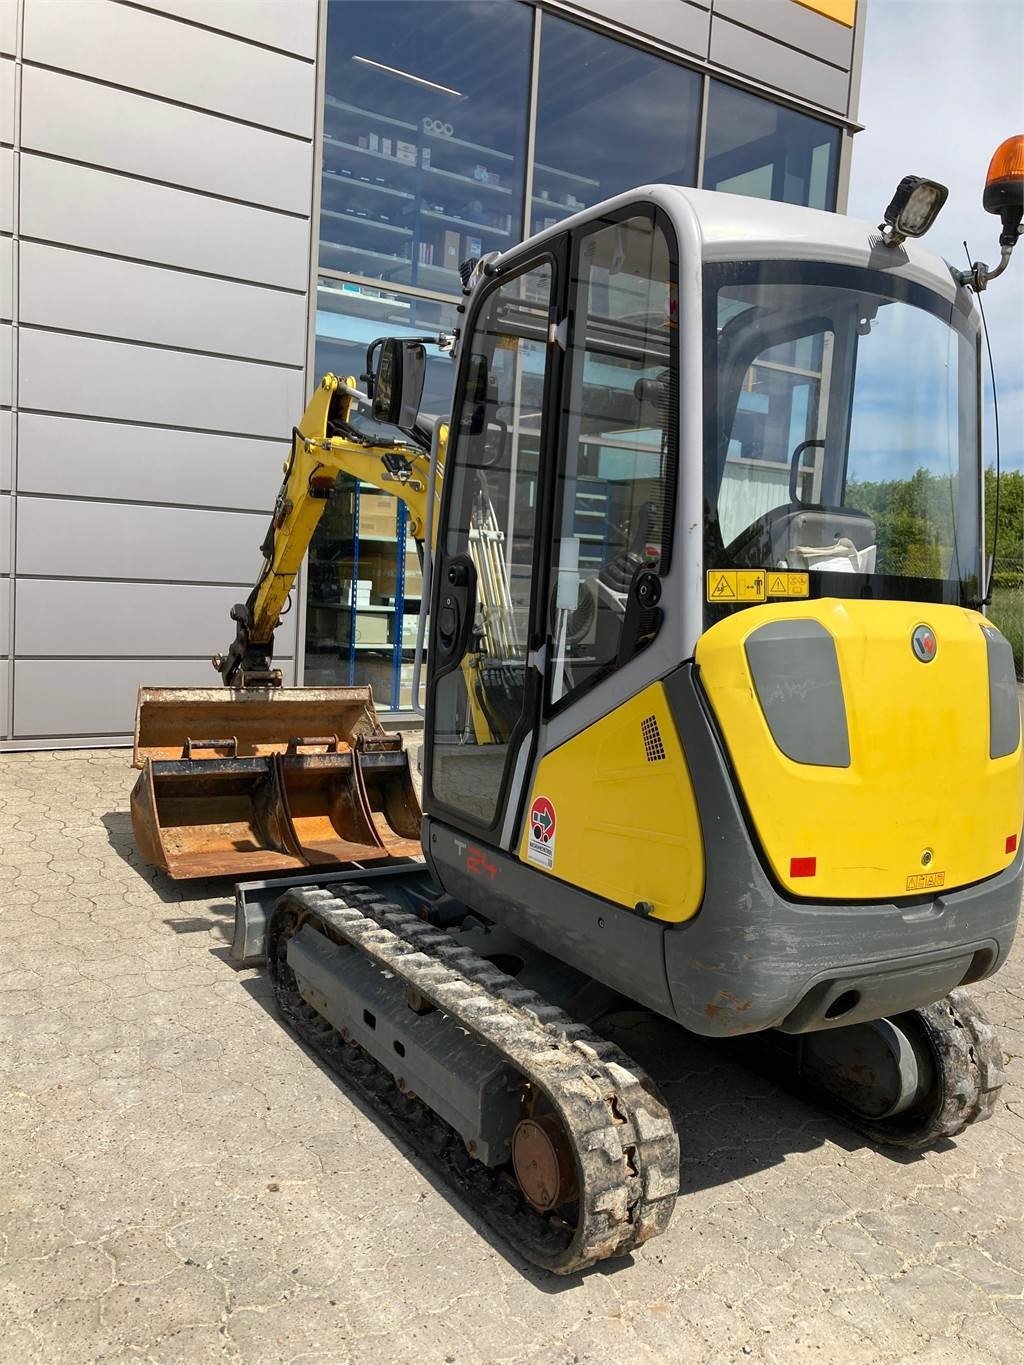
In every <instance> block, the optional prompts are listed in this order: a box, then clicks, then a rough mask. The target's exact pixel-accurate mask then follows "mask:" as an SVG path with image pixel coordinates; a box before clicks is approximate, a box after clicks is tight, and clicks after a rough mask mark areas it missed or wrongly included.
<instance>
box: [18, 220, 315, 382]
mask: <svg viewBox="0 0 1024 1365" xmlns="http://www.w3.org/2000/svg"><path fill="white" fill-rule="evenodd" d="M0 265H2V260H0ZM18 320H19V321H20V322H21V323H23V324H25V323H31V324H35V325H36V326H40V327H60V328H64V329H67V330H69V331H75V332H93V333H96V334H98V335H101V336H108V337H118V338H123V339H125V340H128V341H147V342H153V343H156V344H157V345H162V346H180V347H183V348H185V349H188V350H197V351H216V352H218V353H220V354H222V355H235V356H240V357H242V358H244V359H251V360H274V361H277V362H279V363H281V364H290V365H302V364H303V362H304V361H305V352H306V299H305V296H304V295H302V294H285V293H282V292H281V291H280V290H277V289H264V288H261V287H260V286H259V285H250V284H234V283H232V282H230V281H227V280H217V279H212V278H210V277H209V276H202V275H188V274H185V273H183V272H182V271H179V270H163V269H161V268H160V267H159V266H153V265H138V264H136V263H135V262H133V261H122V260H116V259H113V258H111V257H109V256H94V255H92V254H91V253H88V252H81V251H63V250H61V249H60V248H59V247H53V246H43V245H41V244H40V243H38V242H23V243H22V245H21V259H20V289H19V294H18Z"/></svg>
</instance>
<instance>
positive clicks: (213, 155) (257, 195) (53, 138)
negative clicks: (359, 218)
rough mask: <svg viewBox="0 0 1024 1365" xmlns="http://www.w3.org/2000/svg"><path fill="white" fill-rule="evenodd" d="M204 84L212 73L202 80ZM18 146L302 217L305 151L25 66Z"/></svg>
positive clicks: (308, 164)
mask: <svg viewBox="0 0 1024 1365" xmlns="http://www.w3.org/2000/svg"><path fill="white" fill-rule="evenodd" d="M207 78H208V79H209V80H210V81H211V83H214V82H215V73H211V72H207ZM21 145H22V147H24V148H27V149H28V150H30V151H41V152H48V153H50V154H52V155H54V156H61V157H66V158H68V159H70V160H74V161H88V162H91V163H93V164H95V165H97V166H108V167H111V168H113V169H114V170H121V171H129V172H131V173H133V174H135V175H141V176H146V177H147V178H148V179H150V180H164V181H167V182H169V183H170V184H174V185H182V186H184V187H186V188H190V189H199V190H208V191H210V192H212V193H214V194H219V195H221V196H223V197H225V198H229V199H244V200H248V201H250V202H251V203H254V204H269V205H271V206H272V207H275V208H281V209H289V210H291V211H293V212H298V213H307V214H308V213H309V211H310V201H311V195H312V188H313V162H312V156H313V149H312V143H309V142H300V141H297V140H296V139H295V138H292V137H285V136H283V135H282V134H280V133H268V132H264V131H263V130H261V129H259V128H249V127H246V126H244V125H243V124H240V123H232V122H230V121H229V120H227V119H223V118H217V117H216V116H214V115H212V114H200V113H195V112H194V111H193V110H191V109H180V108H177V107H176V106H174V105H170V104H163V103H161V102H160V101H159V100H153V99H147V98H146V96H144V95H133V94H128V93H126V92H125V91H123V90H113V89H110V88H109V87H107V86H103V85H97V84H95V83H94V82H92V81H84V80H79V79H77V78H76V77H74V76H64V75H61V74H59V73H57V72H54V71H43V70H40V69H39V68H37V67H32V66H26V67H25V68H24V69H23V75H22V99H21Z"/></svg>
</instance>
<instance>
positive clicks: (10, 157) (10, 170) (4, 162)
mask: <svg viewBox="0 0 1024 1365" xmlns="http://www.w3.org/2000/svg"><path fill="white" fill-rule="evenodd" d="M13 231H14V153H13V151H12V150H11V149H10V147H0V232H13Z"/></svg>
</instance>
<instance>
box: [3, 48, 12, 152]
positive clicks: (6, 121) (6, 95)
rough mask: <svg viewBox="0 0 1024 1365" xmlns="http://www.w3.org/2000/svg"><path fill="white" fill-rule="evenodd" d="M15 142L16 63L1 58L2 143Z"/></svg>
mask: <svg viewBox="0 0 1024 1365" xmlns="http://www.w3.org/2000/svg"><path fill="white" fill-rule="evenodd" d="M13 141H14V62H13V61H11V60H10V58H8V57H0V142H13Z"/></svg>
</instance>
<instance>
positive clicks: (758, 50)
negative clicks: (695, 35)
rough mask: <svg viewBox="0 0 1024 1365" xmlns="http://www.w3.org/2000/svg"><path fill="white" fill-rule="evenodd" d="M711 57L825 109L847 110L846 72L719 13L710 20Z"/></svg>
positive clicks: (847, 78)
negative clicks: (742, 26) (742, 25)
mask: <svg viewBox="0 0 1024 1365" xmlns="http://www.w3.org/2000/svg"><path fill="white" fill-rule="evenodd" d="M711 60H712V61H713V62H716V63H717V64H718V65H719V66H724V67H726V68H727V69H728V70H730V71H736V72H738V73H740V74H741V75H746V76H750V77H752V78H753V79H754V80H758V81H763V82H764V83H765V84H766V85H773V86H775V87H776V88H777V89H779V90H785V91H787V92H788V93H789V94H791V95H798V96H800V97H801V98H803V99H806V100H811V101H813V103H815V104H820V105H822V106H823V107H824V108H826V109H834V110H836V112H837V113H841V114H845V113H846V102H847V97H848V94H849V83H850V81H849V76H848V75H847V73H846V72H845V71H839V70H837V69H836V68H835V67H834V66H828V65H826V64H825V63H824V62H819V61H818V60H817V59H816V58H814V57H807V56H804V54H803V53H801V52H794V51H793V49H792V48H789V47H783V46H782V44H781V43H776V42H773V41H772V40H771V39H770V38H763V37H762V36H761V35H760V34H758V33H751V32H750V30H749V29H746V28H740V26H739V25H738V24H733V23H730V22H729V20H728V19H720V18H718V16H717V15H716V16H714V17H713V18H712V21H711Z"/></svg>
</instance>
